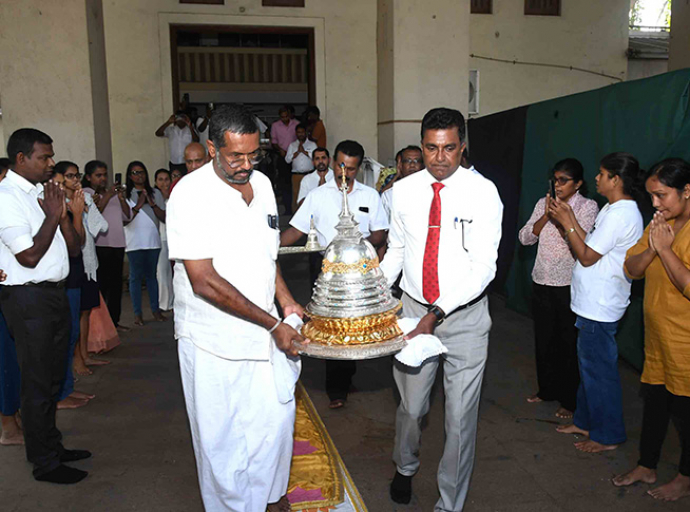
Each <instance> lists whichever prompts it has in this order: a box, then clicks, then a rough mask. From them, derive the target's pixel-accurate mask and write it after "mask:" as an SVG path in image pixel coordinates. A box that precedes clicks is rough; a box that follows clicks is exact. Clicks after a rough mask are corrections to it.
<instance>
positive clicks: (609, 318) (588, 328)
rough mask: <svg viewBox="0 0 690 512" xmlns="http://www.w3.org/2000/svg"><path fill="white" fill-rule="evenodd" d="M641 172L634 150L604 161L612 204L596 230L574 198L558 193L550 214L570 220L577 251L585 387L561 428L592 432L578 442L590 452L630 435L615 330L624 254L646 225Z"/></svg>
mask: <svg viewBox="0 0 690 512" xmlns="http://www.w3.org/2000/svg"><path fill="white" fill-rule="evenodd" d="M639 176H640V166H639V164H638V162H637V159H636V158H635V157H634V156H632V155H630V154H628V153H611V154H610V155H607V156H605V157H604V158H603V159H602V160H601V163H600V165H599V174H598V175H597V177H596V182H597V192H598V193H599V194H601V195H602V196H604V197H605V198H606V199H607V200H608V203H607V204H606V205H604V207H603V208H602V209H601V211H600V212H599V214H598V215H597V218H596V221H595V222H594V227H593V228H592V230H591V231H589V232H587V231H585V230H584V229H583V228H582V226H581V225H580V224H579V223H578V221H577V218H576V217H575V214H574V212H573V210H572V208H571V207H570V205H569V204H568V203H566V202H565V201H561V200H559V199H556V200H555V201H552V202H551V204H550V205H549V211H550V215H551V217H552V218H554V219H556V220H557V221H558V222H559V223H560V224H561V226H562V227H563V230H564V233H565V236H566V237H567V241H568V243H569V244H570V248H571V250H572V252H573V255H574V256H575V257H576V258H577V263H576V264H575V268H574V269H573V279H572V285H571V300H570V307H571V309H572V310H573V312H574V313H575V314H576V315H577V320H576V322H575V327H577V329H578V339H577V358H578V364H579V366H580V386H579V387H578V390H577V406H576V408H575V414H574V416H573V423H572V424H571V425H562V426H560V427H558V429H557V430H558V431H559V432H562V433H567V434H583V435H586V436H589V439H587V440H585V441H580V442H577V443H575V447H576V448H577V449H578V450H580V451H583V452H587V453H596V452H601V451H606V450H614V449H615V448H617V447H618V445H619V444H621V443H622V442H624V441H625V440H626V434H625V424H624V423H623V399H622V391H621V384H620V376H619V374H618V345H617V344H616V332H617V329H618V321H619V320H620V319H621V318H622V316H623V314H624V313H625V310H626V309H627V307H628V304H630V281H629V279H628V278H627V277H626V276H625V273H624V271H623V261H624V259H625V253H626V251H627V250H628V249H629V248H630V247H632V246H633V245H635V243H636V242H637V240H639V238H640V236H641V235H642V231H643V225H642V215H641V214H640V210H639V208H638V207H637V203H636V201H635V198H637V197H639V196H640V179H639Z"/></svg>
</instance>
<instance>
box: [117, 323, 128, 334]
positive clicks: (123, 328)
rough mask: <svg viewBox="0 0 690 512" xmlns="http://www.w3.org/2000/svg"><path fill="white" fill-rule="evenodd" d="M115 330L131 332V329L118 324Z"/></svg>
mask: <svg viewBox="0 0 690 512" xmlns="http://www.w3.org/2000/svg"><path fill="white" fill-rule="evenodd" d="M115 328H116V329H117V330H118V331H120V332H129V331H130V330H131V329H130V328H129V327H127V326H126V325H122V324H118V325H117V326H116V327H115Z"/></svg>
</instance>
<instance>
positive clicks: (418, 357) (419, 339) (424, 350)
mask: <svg viewBox="0 0 690 512" xmlns="http://www.w3.org/2000/svg"><path fill="white" fill-rule="evenodd" d="M420 320H421V318H399V319H398V326H399V327H400V329H402V331H403V333H405V334H408V333H409V332H411V331H413V330H414V328H415V327H417V324H418V323H419V321H420ZM446 352H448V349H447V348H446V346H445V345H444V344H443V343H441V340H439V339H438V338H437V337H436V336H434V335H432V334H419V335H417V336H415V337H414V338H412V339H411V340H407V345H406V346H405V348H403V349H402V350H401V351H400V352H398V353H397V354H395V358H396V359H397V360H398V361H400V362H401V363H402V364H404V365H405V366H412V367H417V366H422V363H424V361H426V360H427V359H430V358H432V357H435V356H439V355H441V354H445V353H446Z"/></svg>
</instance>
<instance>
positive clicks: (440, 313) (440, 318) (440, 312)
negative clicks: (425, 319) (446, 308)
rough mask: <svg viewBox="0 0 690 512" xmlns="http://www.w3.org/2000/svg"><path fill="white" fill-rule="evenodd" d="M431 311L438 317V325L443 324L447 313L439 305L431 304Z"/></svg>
mask: <svg viewBox="0 0 690 512" xmlns="http://www.w3.org/2000/svg"><path fill="white" fill-rule="evenodd" d="M429 313H433V314H434V316H435V317H436V325H441V324H442V323H443V321H444V320H445V319H446V314H445V313H444V312H443V310H442V309H441V308H439V307H438V306H431V307H430V308H429Z"/></svg>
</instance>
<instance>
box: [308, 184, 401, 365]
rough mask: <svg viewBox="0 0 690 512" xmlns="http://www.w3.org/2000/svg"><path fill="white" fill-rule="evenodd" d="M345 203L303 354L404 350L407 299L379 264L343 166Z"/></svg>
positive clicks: (311, 308)
mask: <svg viewBox="0 0 690 512" xmlns="http://www.w3.org/2000/svg"><path fill="white" fill-rule="evenodd" d="M340 190H341V191H342V194H343V206H342V210H341V212H340V215H339V218H340V220H339V221H338V224H337V225H336V227H335V229H336V231H337V234H336V236H335V238H333V240H332V241H331V243H330V244H329V245H328V247H327V248H326V252H325V254H324V257H323V262H322V264H321V273H320V274H319V277H318V279H317V280H316V284H315V285H314V290H313V292H312V298H311V302H310V303H309V304H308V305H307V308H306V311H307V315H308V316H309V321H308V322H307V323H306V324H305V325H304V326H303V327H302V334H303V335H304V336H305V337H307V338H309V339H310V340H311V343H309V344H306V345H299V347H298V348H299V350H300V352H301V353H302V354H304V355H308V356H313V357H319V358H324V359H370V358H375V357H382V356H385V355H389V354H392V353H395V352H397V351H399V350H401V349H402V348H403V347H404V346H405V345H406V342H405V341H404V339H403V335H402V331H401V330H400V328H399V327H398V322H397V313H398V311H399V310H400V309H401V307H402V305H401V303H400V301H399V300H398V299H396V298H395V297H393V296H392V294H391V292H390V288H389V287H388V283H387V281H386V278H385V276H384V275H383V272H382V271H381V269H380V268H379V259H378V255H377V254H376V249H374V246H373V245H371V243H370V242H369V241H368V240H366V239H365V238H364V236H363V235H362V233H361V232H360V230H359V225H358V224H357V222H356V221H355V217H354V215H353V214H352V212H350V208H349V205H348V201H347V190H348V187H347V183H346V181H345V173H344V172H343V182H342V185H341V187H340Z"/></svg>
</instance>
